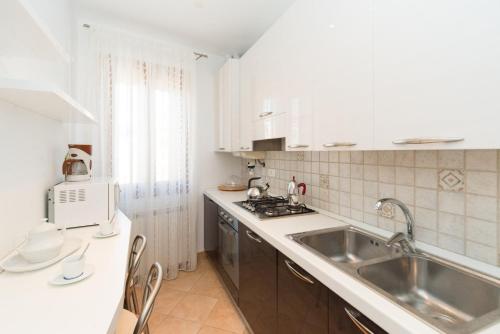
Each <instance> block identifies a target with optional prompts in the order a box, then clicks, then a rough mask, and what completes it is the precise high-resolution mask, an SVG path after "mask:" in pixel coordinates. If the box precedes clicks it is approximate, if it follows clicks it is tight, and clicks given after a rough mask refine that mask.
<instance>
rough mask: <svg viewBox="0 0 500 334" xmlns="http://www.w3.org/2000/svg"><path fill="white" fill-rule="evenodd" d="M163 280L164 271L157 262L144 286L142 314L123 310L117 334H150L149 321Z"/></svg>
mask: <svg viewBox="0 0 500 334" xmlns="http://www.w3.org/2000/svg"><path fill="white" fill-rule="evenodd" d="M162 278H163V270H162V268H161V266H160V264H159V263H158V262H156V263H154V264H153V265H152V266H151V269H150V270H149V273H148V278H147V280H146V283H145V286H144V295H143V297H142V298H143V299H142V311H141V314H140V315H139V316H138V315H136V314H135V313H133V312H131V311H128V310H125V309H123V310H122V311H121V312H120V317H119V319H118V325H117V327H116V334H141V333H149V329H148V320H149V317H150V316H151V313H152V312H153V307H154V303H155V299H156V296H157V295H158V292H159V291H160V287H161V282H162Z"/></svg>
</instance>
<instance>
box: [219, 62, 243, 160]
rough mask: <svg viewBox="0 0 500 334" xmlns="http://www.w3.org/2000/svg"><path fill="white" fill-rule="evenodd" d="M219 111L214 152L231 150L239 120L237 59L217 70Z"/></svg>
mask: <svg viewBox="0 0 500 334" xmlns="http://www.w3.org/2000/svg"><path fill="white" fill-rule="evenodd" d="M218 82H219V110H218V118H217V146H216V151H220V152H231V151H232V150H233V142H234V140H233V139H234V138H233V131H236V129H237V127H238V120H239V84H240V82H239V66H238V60H237V59H229V60H228V61H227V62H226V63H225V64H224V66H222V68H221V69H220V70H219V75H218Z"/></svg>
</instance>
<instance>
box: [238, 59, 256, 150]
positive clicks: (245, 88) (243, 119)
mask: <svg viewBox="0 0 500 334" xmlns="http://www.w3.org/2000/svg"><path fill="white" fill-rule="evenodd" d="M254 69H255V62H254V58H251V57H246V58H242V59H241V60H240V110H239V117H238V118H239V126H238V136H237V137H238V138H237V142H236V145H233V147H234V146H236V150H237V151H251V150H252V141H253V121H254V118H253V115H254V103H255V99H254V97H255V70H254Z"/></svg>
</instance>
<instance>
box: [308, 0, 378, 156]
mask: <svg viewBox="0 0 500 334" xmlns="http://www.w3.org/2000/svg"><path fill="white" fill-rule="evenodd" d="M314 4H315V7H314V12H315V22H316V31H315V34H314V41H315V43H314V44H315V46H314V49H315V55H316V56H315V62H314V65H315V68H314V77H315V79H314V90H313V91H314V94H313V103H314V112H315V120H314V137H315V138H314V142H315V150H326V149H333V150H335V149H347V150H355V149H371V148H372V140H373V88H372V80H373V67H372V55H373V51H372V45H373V36H372V13H371V11H372V0H334V1H332V0H317V1H315V2H314ZM311 6H312V5H311Z"/></svg>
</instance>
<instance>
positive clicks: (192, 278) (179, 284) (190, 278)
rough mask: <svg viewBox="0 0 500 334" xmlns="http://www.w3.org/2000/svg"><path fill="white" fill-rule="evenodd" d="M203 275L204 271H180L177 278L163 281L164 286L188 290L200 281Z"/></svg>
mask: <svg viewBox="0 0 500 334" xmlns="http://www.w3.org/2000/svg"><path fill="white" fill-rule="evenodd" d="M201 276H203V274H202V273H199V272H197V271H194V272H184V271H181V272H179V275H178V276H177V278H176V279H173V280H170V281H163V284H162V287H165V288H170V289H174V290H179V291H184V292H188V291H189V290H190V289H191V288H192V287H193V285H195V284H196V282H198V280H199V279H200V278H201Z"/></svg>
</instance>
